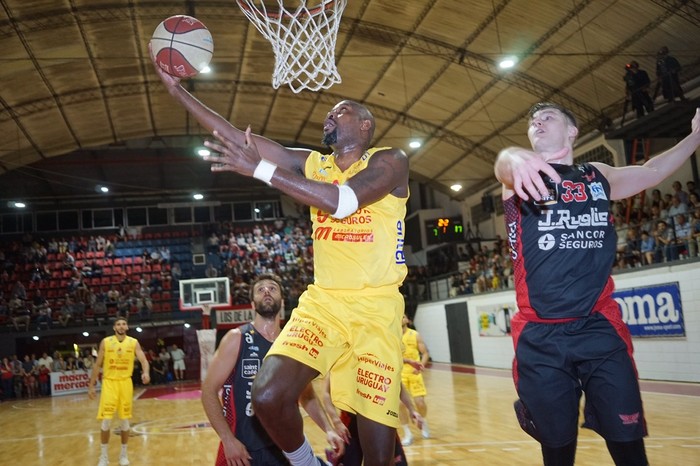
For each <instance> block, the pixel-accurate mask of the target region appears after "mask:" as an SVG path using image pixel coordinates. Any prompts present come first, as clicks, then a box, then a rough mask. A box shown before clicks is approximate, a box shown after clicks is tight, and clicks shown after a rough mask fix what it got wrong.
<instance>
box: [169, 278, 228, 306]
mask: <svg viewBox="0 0 700 466" xmlns="http://www.w3.org/2000/svg"><path fill="white" fill-rule="evenodd" d="M204 305H208V308H209V309H216V308H219V307H227V306H230V305H231V289H230V285H229V279H228V278H227V277H217V278H194V279H190V280H180V310H181V311H193V310H202V308H203V306H204Z"/></svg>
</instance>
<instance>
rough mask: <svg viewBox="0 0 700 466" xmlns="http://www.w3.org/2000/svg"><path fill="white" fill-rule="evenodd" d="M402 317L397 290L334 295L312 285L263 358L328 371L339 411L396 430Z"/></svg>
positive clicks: (402, 303) (332, 394)
mask: <svg viewBox="0 0 700 466" xmlns="http://www.w3.org/2000/svg"><path fill="white" fill-rule="evenodd" d="M403 312H404V302H403V297H402V296H401V294H400V293H399V292H398V290H396V289H385V290H382V291H378V290H374V289H365V290H361V291H356V292H354V291H351V292H348V291H344V292H342V293H339V292H337V291H328V290H324V289H321V288H319V287H317V286H314V285H311V286H309V288H308V289H307V290H306V291H305V292H304V293H303V294H302V295H301V297H300V298H299V306H298V307H297V308H296V309H295V310H294V312H292V315H291V317H290V319H289V321H288V322H287V324H286V325H285V326H284V329H283V330H282V333H281V334H280V336H279V337H277V339H276V340H275V342H274V344H273V345H272V348H271V349H270V351H269V352H268V353H267V355H268V356H269V355H271V354H279V355H284V356H287V357H290V358H292V359H295V360H297V361H299V362H301V363H303V364H305V365H307V366H309V367H312V368H314V369H316V370H317V371H318V372H319V373H320V374H321V375H325V374H326V373H328V372H329V371H330V374H331V398H332V399H333V403H334V404H335V405H336V406H337V407H338V408H340V409H342V410H344V411H348V412H351V413H358V414H361V415H362V416H364V417H366V418H369V419H372V420H374V421H376V422H378V423H380V424H384V425H387V426H390V427H398V426H399V418H398V408H399V394H400V391H401V384H400V383H399V382H400V380H401V368H402V366H403V363H402V360H403V359H402V355H401V319H402V317H403Z"/></svg>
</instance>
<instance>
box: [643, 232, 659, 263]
mask: <svg viewBox="0 0 700 466" xmlns="http://www.w3.org/2000/svg"><path fill="white" fill-rule="evenodd" d="M655 250H656V243H655V242H654V237H653V236H651V235H650V234H649V232H648V231H646V230H643V231H642V238H641V242H640V245H639V251H640V252H641V254H642V258H643V260H644V264H645V265H649V264H653V263H654V251H655Z"/></svg>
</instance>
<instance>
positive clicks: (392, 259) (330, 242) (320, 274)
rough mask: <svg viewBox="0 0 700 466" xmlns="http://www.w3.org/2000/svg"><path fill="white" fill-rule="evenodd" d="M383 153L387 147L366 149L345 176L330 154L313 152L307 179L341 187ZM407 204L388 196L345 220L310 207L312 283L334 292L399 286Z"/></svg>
mask: <svg viewBox="0 0 700 466" xmlns="http://www.w3.org/2000/svg"><path fill="white" fill-rule="evenodd" d="M384 149H388V148H386V147H383V148H377V147H373V148H371V149H369V150H368V151H367V152H365V154H364V155H363V156H362V158H361V159H360V160H358V161H357V162H355V163H354V164H353V165H351V166H350V167H349V168H348V169H347V170H345V171H341V170H340V168H338V166H337V165H336V163H335V156H334V155H333V154H330V155H324V154H321V153H320V152H316V151H313V152H311V154H310V155H309V157H308V158H307V160H306V166H305V176H306V177H307V178H309V179H313V180H317V181H322V182H325V183H333V184H343V183H345V181H347V180H348V179H349V178H350V177H352V176H353V175H355V174H357V173H358V172H360V171H361V170H364V169H365V168H367V164H368V163H369V160H370V159H371V158H372V155H373V154H374V153H376V152H377V151H379V150H384ZM407 199H408V198H399V197H396V196H393V195H391V194H388V195H386V196H385V197H384V198H382V199H380V200H378V201H376V202H375V203H373V204H370V205H368V206H366V207H361V208H359V209H358V210H357V211H356V212H355V213H353V214H352V215H349V216H348V217H346V218H344V219H336V218H333V217H331V214H330V213H329V212H324V211H322V210H320V209H318V208H316V207H311V222H312V227H313V234H312V237H313V246H314V275H315V277H314V284H315V285H317V286H319V287H321V288H324V289H333V290H360V289H366V288H381V287H386V286H394V287H398V286H400V285H401V283H402V282H403V280H404V278H405V277H406V272H407V268H406V258H405V256H404V251H403V247H404V240H405V234H406V229H405V223H404V218H405V216H406V201H407Z"/></svg>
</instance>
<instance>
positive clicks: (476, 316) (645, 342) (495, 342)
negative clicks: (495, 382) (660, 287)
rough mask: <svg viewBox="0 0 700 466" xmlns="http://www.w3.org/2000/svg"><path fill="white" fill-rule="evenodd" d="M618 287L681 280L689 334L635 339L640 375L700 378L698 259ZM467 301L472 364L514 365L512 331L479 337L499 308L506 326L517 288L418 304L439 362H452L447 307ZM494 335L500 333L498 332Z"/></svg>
mask: <svg viewBox="0 0 700 466" xmlns="http://www.w3.org/2000/svg"><path fill="white" fill-rule="evenodd" d="M613 278H614V279H615V284H616V289H618V290H622V289H628V288H639V287H646V286H652V285H657V284H667V283H674V282H678V285H679V288H680V298H681V307H682V312H683V320H684V325H685V336H683V337H673V338H671V337H663V338H649V337H646V338H634V339H633V344H634V349H635V359H636V362H637V368H638V370H639V377H640V378H641V379H648V380H669V381H684V382H700V262H698V261H692V262H691V261H688V262H677V263H674V265H671V266H665V265H663V266H657V267H654V268H648V269H640V270H638V271H637V270H634V271H631V272H625V273H619V274H616V275H614V276H613ZM457 302H466V304H467V306H466V307H467V312H468V314H469V319H468V321H469V327H470V328H469V334H470V336H471V346H472V352H473V355H474V365H476V366H482V367H493V368H503V369H510V368H511V362H512V359H513V344H512V340H511V338H510V335H507V336H495V335H492V336H480V334H479V333H480V329H481V331H482V333H483V331H484V330H483V328H482V327H481V325H480V324H481V319H482V318H483V314H484V313H488V312H489V311H491V312H493V311H496V319H495V320H496V321H497V322H496V323H497V325H496V328H498V327H499V326H500V327H503V326H504V322H503V317H502V316H499V315H498V309H502V308H503V307H504V306H509V305H510V306H511V307H512V309H513V312H515V310H516V308H515V291H513V290H508V291H503V292H497V293H486V294H479V295H467V296H460V297H458V298H453V299H449V300H444V301H438V302H430V303H423V304H420V305H418V309H417V311H416V315H415V318H414V323H415V326H416V329H417V330H418V331H419V332H420V334H421V335H422V336H423V339H424V340H425V343H426V345H427V346H428V350H429V351H430V356H431V358H432V360H433V361H436V362H452V357H451V354H450V342H449V337H448V332H447V321H448V318H449V316H448V315H447V314H446V312H445V305H446V304H451V303H457ZM495 333H498V332H497V330H496V332H495Z"/></svg>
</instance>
